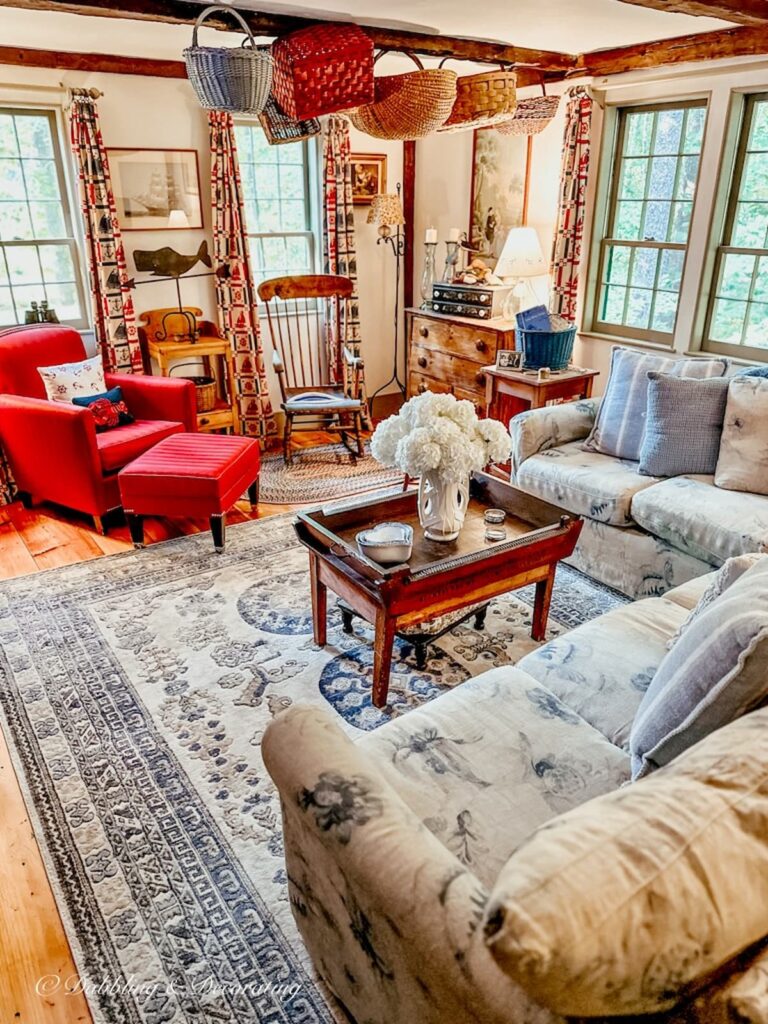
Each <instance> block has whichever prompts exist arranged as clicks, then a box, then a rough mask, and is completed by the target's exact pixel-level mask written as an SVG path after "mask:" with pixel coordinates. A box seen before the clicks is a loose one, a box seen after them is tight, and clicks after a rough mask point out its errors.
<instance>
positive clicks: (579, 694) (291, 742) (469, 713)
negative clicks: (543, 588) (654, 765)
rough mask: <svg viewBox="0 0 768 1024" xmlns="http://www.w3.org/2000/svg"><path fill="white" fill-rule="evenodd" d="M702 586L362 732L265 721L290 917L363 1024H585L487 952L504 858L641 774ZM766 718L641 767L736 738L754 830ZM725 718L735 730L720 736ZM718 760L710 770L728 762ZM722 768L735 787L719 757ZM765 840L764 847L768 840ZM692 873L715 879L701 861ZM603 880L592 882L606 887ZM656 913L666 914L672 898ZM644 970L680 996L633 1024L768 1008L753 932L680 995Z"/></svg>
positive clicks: (301, 716) (316, 717) (684, 1023)
mask: <svg viewBox="0 0 768 1024" xmlns="http://www.w3.org/2000/svg"><path fill="white" fill-rule="evenodd" d="M584 415H587V412H586V411H584ZM758 557H760V556H758ZM708 580H709V577H702V578H700V579H696V580H693V581H691V582H689V583H687V584H685V585H684V586H682V587H678V588H675V589H673V590H671V591H670V592H669V593H667V594H666V595H665V596H664V597H660V598H649V599H645V600H641V601H638V602H635V603H633V604H628V605H626V606H623V607H620V608H617V609H614V610H613V611H611V612H609V613H607V614H606V615H604V616H602V617H600V618H598V619H596V620H593V621H592V622H590V623H587V624H585V625H583V626H581V627H579V628H577V629H575V630H573V631H572V632H570V633H567V634H564V635H563V636H561V637H558V638H557V639H555V640H553V641H552V642H550V643H548V644H546V645H545V646H543V647H540V648H539V649H538V650H536V651H535V652H533V653H532V654H530V655H528V656H527V657H525V658H524V659H523V660H522V661H521V662H519V663H518V665H517V666H515V667H511V666H510V667H502V668H495V669H492V670H491V671H489V672H486V673H484V674H483V675H481V676H478V677H477V678H475V679H473V680H471V681H469V682H465V683H462V684H461V685H459V686H457V687H456V688H455V689H453V690H452V691H450V692H448V693H446V694H444V695H442V696H441V697H439V698H437V699H436V700H434V701H431V702H430V703H428V704H426V705H425V706H423V707H422V708H420V709H418V710H414V711H410V712H408V713H407V714H406V715H404V716H402V717H400V718H397V719H395V720H393V721H391V722H389V723H387V724H386V725H384V726H382V727H381V728H379V729H377V730H375V731H374V732H372V733H367V734H365V735H363V736H361V737H360V738H359V739H357V738H356V739H355V741H354V742H353V741H352V740H350V739H349V738H348V736H347V734H346V733H345V732H343V731H342V729H341V728H340V727H339V725H338V724H337V723H336V721H334V718H333V716H332V715H330V714H328V713H325V712H321V711H319V710H316V709H313V708H310V707H296V708H294V709H290V710H288V711H287V712H285V713H284V714H282V715H280V716H278V717H277V718H276V719H275V721H274V722H273V723H272V724H271V726H270V728H269V729H268V731H267V733H266V735H265V737H264V741H263V750H264V757H265V761H266V764H267V767H268V770H269V772H270V774H271V775H272V778H273V779H274V781H275V783H276V785H277V787H278V789H279V791H280V796H281V801H282V808H283V823H284V834H285V856H286V862H287V868H288V877H289V884H290V897H291V903H292V907H293V911H294V916H295V919H296V922H297V924H298V927H299V930H300V931H301V934H302V936H303V939H304V941H305V944H306V946H307V948H308V950H309V952H310V954H311V957H312V960H313V962H314V964H315V967H316V969H317V971H318V973H319V975H320V976H321V978H322V979H323V980H324V982H325V983H326V984H327V985H328V987H329V988H330V989H331V991H332V992H333V993H334V994H335V996H336V997H337V999H338V1000H339V1001H340V1002H341V1003H342V1005H343V1007H344V1009H345V1011H346V1013H347V1014H348V1015H349V1016H350V1017H351V1019H352V1020H354V1021H355V1022H357V1024H392V1022H393V1021H397V1022H398V1024H446V1022H448V1021H450V1022H456V1024H459V1022H461V1024H555V1022H557V1024H562V1022H563V1021H564V1020H566V1019H580V1017H579V1012H576V1013H573V1014H572V1013H570V1012H567V1013H565V1015H563V1014H562V1013H561V1012H559V1011H558V1012H555V1011H554V1010H552V1009H551V1008H550V1009H548V1008H546V1006H545V1005H543V1004H542V1002H540V1001H538V1000H537V999H534V998H533V997H532V995H531V994H530V992H529V991H528V990H527V989H526V988H525V987H524V986H523V985H521V984H519V983H518V981H516V980H513V979H512V978H511V977H510V976H509V973H508V972H507V971H505V970H502V969H501V967H500V965H499V961H498V957H494V956H493V955H492V954H491V952H490V951H489V941H488V936H489V935H490V934H492V933H493V931H494V930H495V924H494V910H493V907H494V901H497V900H498V892H499V886H500V884H501V881H500V880H503V877H504V873H505V870H506V872H507V877H509V874H510V872H514V865H515V863H516V858H515V857H512V858H511V859H510V857H511V855H513V854H514V853H515V851H518V857H519V856H520V854H521V853H523V854H524V851H525V848H526V847H527V846H528V844H529V843H530V842H531V839H532V838H534V839H535V836H536V834H541V833H542V832H543V831H545V830H549V831H550V834H551V830H552V829H553V828H554V827H556V826H558V824H559V826H560V827H561V828H562V827H563V819H562V815H563V814H564V812H568V811H569V810H570V809H571V808H576V807H582V808H583V809H584V810H587V809H589V807H590V806H591V803H590V804H587V803H586V802H587V801H590V802H592V798H599V799H603V800H606V799H613V798H614V797H618V796H622V797H623V796H624V794H625V793H627V792H629V791H630V790H635V792H636V791H637V790H636V789H635V787H639V788H640V790H641V791H642V787H644V786H648V785H649V784H650V781H651V780H643V781H641V782H638V783H635V784H633V785H632V786H630V787H629V790H625V789H621V790H620V789H619V788H618V787H621V786H622V784H623V783H624V782H626V781H627V779H628V777H629V771H630V768H629V758H628V754H627V746H628V739H629V732H630V726H631V722H632V719H633V717H634V714H635V712H636V709H637V707H638V705H639V702H640V700H641V698H642V696H643V693H644V691H645V689H646V688H647V686H648V683H649V680H650V679H651V677H652V676H653V674H654V672H655V670H656V668H657V666H658V665H659V663H660V662H661V660H662V659H663V658H664V656H665V654H666V653H667V643H668V641H669V640H670V638H671V637H672V636H673V634H674V633H675V631H676V630H677V629H678V627H679V626H680V625H681V624H682V623H683V621H684V620H685V618H686V616H687V615H688V613H689V611H690V609H691V608H692V607H693V606H694V605H695V604H696V602H697V600H698V598H699V596H700V595H701V594H702V592H703V591H704V588H705V585H706V584H707V582H708ZM766 726H768V709H766V710H758V711H756V712H752V713H751V714H749V715H746V716H744V717H743V718H741V719H739V720H738V721H737V722H735V723H733V724H732V725H729V726H726V727H725V729H721V730H718V731H717V732H716V733H713V734H711V735H710V736H709V737H708V738H706V739H704V740H703V741H702V742H701V743H699V744H697V746H696V747H694V748H692V749H691V751H689V752H688V753H686V754H683V755H682V756H681V757H680V758H678V759H677V762H676V763H673V764H672V765H670V766H668V767H667V768H662V769H661V770H660V771H658V772H657V773H655V776H652V778H659V777H663V776H664V775H665V773H667V777H669V773H670V771H675V772H681V773H684V768H685V765H684V761H685V759H686V758H690V757H693V756H694V755H696V753H697V751H701V750H704V748H706V745H707V744H710V743H712V741H713V740H715V739H716V738H718V737H721V738H720V739H719V743H720V752H719V753H720V754H721V753H722V747H723V745H725V748H726V750H727V752H728V753H727V755H726V757H727V756H729V755H730V751H731V746H733V748H734V757H735V758H736V759H738V757H739V756H741V757H747V756H748V757H750V758H751V762H750V763H752V762H754V761H755V760H756V759H758V758H760V757H764V758H765V763H762V768H761V770H762V779H763V781H762V783H761V786H762V790H761V791H762V803H761V804H760V807H761V808H762V811H761V813H760V814H755V810H754V806H753V805H751V804H750V805H749V809H748V807H747V805H748V804H749V801H747V802H746V803H745V804H744V806H743V813H744V814H745V815H747V814H748V811H749V815H751V818H750V827H751V829H752V834H753V836H754V835H755V834H756V835H758V836H762V837H765V836H766V835H768V814H767V813H766V810H765V773H766V764H768V740H767V741H766V743H763V742H762V740H760V741H759V743H758V744H753V745H752V747H751V748H750V750H751V753H750V754H745V753H744V745H745V744H747V743H749V742H750V740H749V738H748V735H747V731H748V727H749V728H750V729H751V730H752V732H751V733H750V735H751V736H752V737H754V735H756V733H755V728H756V727H758V734H759V735H764V733H765V729H766ZM726 730H736V732H734V734H733V736H732V737H731V736H730V735H729V736H727V737H726V736H724V733H725V731H726ZM739 730H740V731H739ZM760 730H762V731H760ZM737 732H738V735H737ZM756 748H757V749H756ZM716 754H717V752H716ZM698 756H699V757H700V758H701V756H702V754H699V755H698ZM713 763H714V765H715V768H716V772H717V773H718V774H717V778H718V779H719V778H720V774H719V773H720V772H721V768H720V766H721V760H720V759H719V755H718V756H716V757H715V759H714V761H713ZM681 766H682V768H681ZM731 768H732V770H734V771H737V770H739V769H738V765H732V766H731ZM713 770H715V769H713ZM722 778H723V786H724V788H725V789H727V780H728V766H724V767H723V768H722ZM759 788H760V787H759V786H758V789H759ZM646 792H649V791H647V790H646ZM600 794H610V795H609V796H607V797H606V796H604V797H602V798H601V797H600ZM681 803H682V801H681ZM662 819H663V816H662ZM756 819H757V820H756ZM699 821H700V819H696V826H697V827H698V825H699ZM667 829H668V834H667V833H666V832H665V830H667ZM694 831H695V829H694ZM659 832H660V835H661V838H660V840H659V843H658V845H659V848H660V850H663V847H664V846H665V844H666V841H667V839H668V838H670V837H671V836H672V835H673V833H674V827H673V826H672V825H671V824H669V826H668V824H667V822H666V820H662V822H661V823H660V825H659ZM683 835H684V837H687V833H685V832H684V833H683ZM623 841H624V840H623V838H622V842H623ZM758 843H759V844H762V846H763V848H764V838H762V839H759V840H758ZM625 845H631V840H630V839H629V837H627V839H626V844H625ZM733 852H734V851H733V849H732V848H730V849H728V850H724V851H723V857H725V858H727V859H730V858H731V857H732V855H733ZM655 856H656V851H655V850H654V849H649V848H648V847H647V845H646V846H642V845H641V846H640V847H639V848H638V849H637V854H636V859H635V860H634V862H633V863H632V868H631V871H630V875H631V876H632V878H633V879H634V880H633V881H632V882H631V884H632V886H634V885H635V883H636V882H637V884H638V888H639V881H638V880H639V879H641V878H642V877H643V875H644V873H647V872H649V871H650V873H651V874H654V873H655V872H656V868H657V863H656V862H655V861H654V857H655ZM662 856H663V853H660V858H661V857H662ZM760 856H765V854H764V853H762V854H760ZM529 859H530V858H529ZM507 862H509V863H507ZM696 867H697V868H698V867H700V865H696ZM694 873H695V874H696V873H697V872H696V871H695V872H694ZM698 873H699V875H700V878H699V881H701V884H702V885H706V878H707V876H706V872H705V871H704V870H701V871H700V872H698ZM602 882H603V879H602V878H601V879H594V885H595V886H597V887H598V888H599V887H600V885H601V884H602ZM743 884H744V885H747V884H756V878H753V879H752V880H751V882H749V883H748V882H747V880H746V878H745V879H744V880H743ZM534 891H536V890H535V889H534ZM657 909H658V914H659V915H660V916H661V918H662V919H663V917H664V914H665V913H666V914H670V913H671V914H672V915H673V920H674V906H672V907H668V906H667V907H665V906H659V907H658V908H655V907H654V914H655V913H656V911H657ZM534 916H535V915H534ZM589 920H590V928H591V926H592V924H593V923H594V922H593V920H592V919H591V918H590V919H589ZM534 925H535V921H534ZM662 927H663V926H662ZM715 927H716V928H717V927H719V925H718V924H717V921H716V922H715ZM592 930H595V929H592ZM545 931H546V927H545ZM766 934H768V922H766ZM685 938H687V940H688V941H693V942H694V943H695V941H696V937H695V936H692V935H690V934H689V935H688V936H686V937H684V938H681V940H680V941H681V943H684V941H685ZM630 963H631V957H630ZM631 969H632V970H635V967H634V965H632V964H631ZM636 971H637V973H638V976H639V977H640V976H642V983H643V984H646V983H647V984H648V985H649V986H650V987H651V988H653V990H654V991H659V992H662V991H663V992H664V993H665V995H666V997H667V998H669V993H670V992H672V1001H673V1002H675V1003H677V1005H675V1006H674V1007H673V1008H670V1007H669V1006H667V1007H666V1008H665V1009H664V1011H663V1012H662V1013H660V1014H659V1015H656V1016H653V1017H650V1016H648V1017H646V1016H642V1017H637V1016H632V1017H631V1018H627V1017H624V1019H625V1020H626V1019H632V1020H633V1021H640V1020H648V1021H651V1020H653V1022H654V1024H662V1022H664V1024H672V1022H674V1024H703V1022H706V1024H726V1022H730V1024H733V1022H735V1021H739V1022H740V1024H758V1022H762V1024H765V1021H766V1020H768V953H766V949H765V945H764V943H762V942H758V944H757V945H756V946H755V945H752V946H751V947H750V949H749V951H748V952H747V953H744V954H742V955H741V956H740V957H739V958H738V959H736V960H733V959H729V961H728V962H727V963H726V965H725V967H724V969H723V970H722V971H720V972H719V973H718V974H717V976H716V977H714V978H713V979H707V980H706V981H704V982H703V983H702V985H701V986H699V987H697V989H696V990H695V992H691V991H690V990H689V991H688V994H686V995H683V994H682V993H680V992H678V991H677V990H676V988H675V986H676V981H675V968H674V967H673V966H672V965H671V964H669V963H667V962H666V961H664V958H663V957H661V961H660V963H656V964H654V965H653V967H652V969H649V965H648V964H643V963H638V964H637V965H636ZM667 971H668V972H669V976H667V974H666V973H665V972H667ZM649 979H650V980H649ZM595 1018H596V1015H592V1019H595ZM599 1019H602V1020H605V1019H608V1017H607V1016H604V1017H601V1018H599Z"/></svg>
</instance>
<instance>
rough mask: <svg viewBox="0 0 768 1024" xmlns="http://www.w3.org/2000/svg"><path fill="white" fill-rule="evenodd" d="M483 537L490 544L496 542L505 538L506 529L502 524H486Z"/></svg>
mask: <svg viewBox="0 0 768 1024" xmlns="http://www.w3.org/2000/svg"><path fill="white" fill-rule="evenodd" d="M485 539H486V540H488V541H490V542H491V543H492V544H498V542H499V541H500V540H506V539H507V531H506V530H505V529H504V527H503V526H486V528H485Z"/></svg>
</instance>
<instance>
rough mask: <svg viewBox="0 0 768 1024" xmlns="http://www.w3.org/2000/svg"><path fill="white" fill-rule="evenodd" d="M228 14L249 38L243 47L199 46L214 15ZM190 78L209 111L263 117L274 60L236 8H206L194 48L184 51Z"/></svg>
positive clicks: (189, 47) (194, 33) (198, 24)
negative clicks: (203, 30)
mask: <svg viewBox="0 0 768 1024" xmlns="http://www.w3.org/2000/svg"><path fill="white" fill-rule="evenodd" d="M214 11H215V12H221V11H227V12H229V13H230V14H232V15H233V16H234V17H235V18H236V19H237V20H238V21H239V23H240V26H241V27H242V29H243V31H244V32H245V33H246V36H247V38H246V39H245V40H244V41H243V45H242V46H239V47H234V48H233V47H224V46H198V45H197V33H198V30H199V28H200V25H201V24H202V22H203V21H204V20H205V19H206V18H207V17H208V15H209V14H212V13H213V12H214ZM184 60H185V62H186V65H187V76H188V78H189V80H190V82H191V83H192V88H193V89H194V90H195V92H196V93H197V98H198V99H199V100H200V105H201V106H202V107H203V108H204V109H205V110H222V111H224V112H226V113H229V114H260V113H261V112H262V110H263V109H264V105H265V103H266V102H267V99H268V98H269V90H270V88H271V86H272V58H271V56H270V55H269V52H268V50H266V49H264V48H263V47H257V46H256V40H255V39H254V38H253V33H252V32H251V30H250V29H249V28H248V25H247V24H246V22H245V20H244V19H243V17H242V15H240V14H239V13H238V12H237V11H236V10H235V9H234V7H219V6H218V5H214V6H213V7H206V8H205V10H204V11H202V12H201V14H200V16H199V17H198V19H197V21H196V22H195V28H194V31H193V32H192V45H191V46H188V47H187V49H186V50H185V51H184Z"/></svg>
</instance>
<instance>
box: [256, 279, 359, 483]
mask: <svg viewBox="0 0 768 1024" xmlns="http://www.w3.org/2000/svg"><path fill="white" fill-rule="evenodd" d="M258 294H259V298H260V299H261V300H262V301H263V302H264V303H265V305H266V310H267V322H268V324H269V332H270V335H271V337H272V364H273V366H274V368H275V372H276V373H277V377H278V381H279V383H280V393H281V395H282V399H283V400H282V404H281V408H282V410H283V413H284V414H285V432H284V434H283V452H284V456H285V462H286V465H289V466H290V465H291V462H292V461H293V458H292V451H291V436H292V434H293V431H294V420H296V419H304V420H309V421H311V425H309V426H306V427H297V428H296V429H297V430H317V429H323V430H325V431H328V432H330V433H337V434H339V435H340V436H341V440H342V442H343V444H344V446H345V447H346V448H347V449H348V450H349V453H350V456H351V458H352V460H353V461H354V460H355V459H356V458H357V457H358V456H362V455H363V454H364V448H363V439H362V436H361V430H362V426H363V422H364V420H365V419H367V415H366V412H367V410H366V399H365V385H364V378H363V360H362V359H361V357H360V355H359V352H358V349H359V342H355V343H351V342H347V341H346V340H345V335H346V322H347V309H348V300H349V298H350V297H351V295H352V282H351V281H350V279H349V278H348V277H338V276H336V275H335V274H298V275H295V276H293V277H274V278H272V279H271V280H269V281H264V282H263V284H260V285H259V288H258ZM337 353H338V366H337V376H338V378H339V381H338V383H333V382H332V374H331V361H332V360H333V359H334V358H335V357H336V354H337ZM350 436H352V437H353V438H354V447H353V446H352V443H351V441H350Z"/></svg>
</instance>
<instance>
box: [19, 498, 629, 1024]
mask: <svg viewBox="0 0 768 1024" xmlns="http://www.w3.org/2000/svg"><path fill="white" fill-rule="evenodd" d="M306 563H307V556H306V552H305V551H304V549H303V548H301V547H300V546H299V544H298V543H297V541H296V539H295V536H294V533H293V529H292V526H291V517H290V516H280V517H277V518H274V519H268V520H261V521H257V522H251V523H246V524H243V525H242V526H238V527H235V528H233V529H231V530H230V531H229V537H228V543H227V549H226V552H225V553H224V554H222V555H216V554H214V552H213V549H212V545H211V542H210V537H209V536H208V535H207V534H200V535H198V536H195V537H185V538H181V539H179V540H174V541H169V542H168V543H165V544H160V545H156V546H153V547H150V548H148V549H146V550H144V551H141V552H135V553H128V554H125V555H118V556H113V557H110V558H103V559H99V560H97V561H93V562H87V563H83V564H81V565H78V566H72V567H68V568H65V569H60V570H55V571H52V572H48V573H42V574H40V575H38V576H33V577H26V578H21V579H18V580H12V581H9V582H6V583H4V584H1V585H0V644H1V646H2V654H1V655H0V656H1V657H2V672H1V673H0V703H1V704H2V709H3V713H4V728H5V730H6V734H7V736H8V740H9V744H10V746H11V749H12V753H13V756H14V760H15V764H16V768H17V771H18V772H19V775H20V778H21V781H22V787H23V789H24V791H25V797H26V799H27V802H28V806H29V810H30V812H31V814H32V817H33V819H34V820H35V825H36V829H37V835H38V839H39V840H40V845H41V848H42V850H43V855H44V857H45V859H46V863H47V867H48V871H49V875H50V878H51V882H52V885H53V888H54V892H55V894H56V897H57V902H58V905H59V908H60V910H61V913H62V917H63V919H64V922H65V927H66V929H67V933H68V936H69V939H70V942H71V945H72V948H73V952H74V955H75V959H76V962H77V964H78V968H79V970H80V973H81V976H82V978H83V979H84V982H85V985H86V988H87V991H88V992H89V993H90V1004H91V1007H92V1012H93V1016H94V1019H95V1021H96V1022H97V1024H182V1022H183V1024H209V1022H210V1024H213V1022H215V1024H255V1022H257V1021H259V1022H262V1024H284V1022H290V1024H313V1022H321V1021H322V1022H326V1021H331V1020H333V1019H334V1018H333V1016H332V1012H331V1010H330V1009H329V1007H328V1005H327V1003H326V1001H325V999H324V997H323V993H322V992H321V990H320V988H319V987H318V985H317V983H316V982H315V981H314V979H313V976H312V973H311V967H310V965H309V963H308V960H307V957H306V954H305V953H304V950H303V947H302V945H301V942H300V940H299V938H298V935H297V932H296V931H295V928H294V925H293V920H292V917H291V913H290V908H289V904H288V897H287V892H286V878H285V870H284V866H283V859H282V844H281V834H280V811H279V804H278V800H277V798H276V795H275V792H274V790H273V787H272V784H271V781H270V779H269V777H268V776H267V774H266V772H265V770H264V766H263V763H262V760H261V753H260V742H261V737H262V735H263V733H264V729H265V728H266V726H267V724H268V722H269V721H270V719H271V718H272V717H273V716H274V715H275V714H276V713H277V712H279V711H280V710H281V709H283V708H285V707H287V706H288V705H290V704H291V703H293V702H297V701H309V702H312V703H316V704H321V705H323V704H324V705H326V706H328V705H330V707H332V708H333V709H335V711H336V712H337V713H338V714H339V715H340V716H341V718H342V719H343V720H344V722H345V723H346V728H347V729H348V730H349V731H350V732H351V733H355V732H356V731H357V730H359V729H374V728H376V727H377V726H379V725H380V724H382V722H384V721H386V720H388V718H389V717H391V716H392V715H399V714H403V713H407V711H408V710H409V709H410V708H412V707H415V706H418V705H419V704H421V703H423V702H424V701H426V700H430V699H432V698H433V697H435V696H436V695H437V694H439V693H440V692H441V691H443V690H445V689H447V688H448V687H451V686H455V685H457V684H460V683H461V682H462V681H463V680H464V679H467V678H468V677H469V676H473V675H477V674H479V673H480V672H482V671H484V670H485V669H487V668H491V667H492V666H494V665H500V664H505V663H513V662H516V661H517V660H519V658H521V657H522V656H523V655H524V654H526V653H527V652H528V651H529V650H531V649H532V648H533V647H534V646H535V644H534V642H533V641H532V640H531V639H530V624H531V611H532V602H533V593H532V590H530V591H520V592H518V593H517V594H516V595H512V596H509V597H507V598H504V599H500V600H497V601H496V602H494V604H493V605H492V607H491V609H490V611H489V615H488V620H487V625H486V629H485V630H484V631H483V632H477V631H475V630H474V629H473V628H472V626H471V625H470V624H467V625H464V626H460V627H458V628H457V629H456V630H455V631H454V632H453V633H451V634H449V635H447V636H446V637H444V638H443V639H442V640H441V641H440V642H439V644H438V645H437V647H436V648H432V649H431V653H430V660H429V663H428V665H427V667H426V669H425V670H424V671H419V670H417V669H416V668H415V665H414V663H413V659H412V657H410V655H411V653H412V652H411V651H410V648H409V646H408V645H407V644H405V643H402V642H398V647H397V651H396V655H395V664H394V667H393V678H392V685H391V689H390V700H391V708H390V710H389V711H388V712H381V711H378V710H376V709H375V708H373V707H372V705H371V701H370V672H371V663H372V650H371V631H370V629H369V628H368V627H367V626H365V624H363V623H360V622H359V621H356V623H355V635H352V636H350V635H347V634H345V633H343V632H342V630H341V623H340V616H339V615H338V613H337V612H336V611H335V609H333V608H332V609H331V628H330V629H329V643H328V646H327V647H326V648H325V649H324V650H322V651H321V650H319V649H318V648H316V647H315V646H314V644H313V642H312V627H311V620H310V615H309V593H308V581H307V564H306ZM622 601H623V599H622V598H620V597H618V596H617V595H615V594H613V593H612V592H611V591H608V590H606V589H605V588H603V587H600V586H599V585H597V584H594V583H592V582H590V581H589V580H587V579H586V578H585V577H583V576H580V575H579V574H578V573H576V572H575V571H573V570H569V569H567V568H565V567H561V568H560V569H559V570H558V579H557V584H556V587H555V592H554V599H553V605H552V612H551V618H550V635H554V634H556V633H559V632H562V631H564V630H565V629H567V628H570V627H572V626H575V625H578V624H579V623H581V622H583V621H586V620H587V619H589V618H592V617H594V616H596V615H598V614H601V613H602V612H604V611H607V610H608V609H609V608H611V607H614V606H615V605H616V604H619V603H622Z"/></svg>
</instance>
